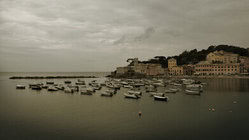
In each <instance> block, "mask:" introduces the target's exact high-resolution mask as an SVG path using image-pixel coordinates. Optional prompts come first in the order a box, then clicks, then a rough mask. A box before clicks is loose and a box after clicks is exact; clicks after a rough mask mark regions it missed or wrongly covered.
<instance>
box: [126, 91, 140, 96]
mask: <svg viewBox="0 0 249 140" xmlns="http://www.w3.org/2000/svg"><path fill="white" fill-rule="evenodd" d="M127 92H128V93H129V94H135V95H140V96H141V95H142V92H141V91H133V90H130V91H127Z"/></svg>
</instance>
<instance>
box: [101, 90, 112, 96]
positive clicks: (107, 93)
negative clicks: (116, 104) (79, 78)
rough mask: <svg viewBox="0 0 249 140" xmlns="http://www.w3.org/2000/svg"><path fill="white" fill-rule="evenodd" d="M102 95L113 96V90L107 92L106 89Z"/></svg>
mask: <svg viewBox="0 0 249 140" xmlns="http://www.w3.org/2000/svg"><path fill="white" fill-rule="evenodd" d="M100 95H101V96H106V97H112V96H113V94H112V93H111V92H106V91H104V92H101V94H100Z"/></svg>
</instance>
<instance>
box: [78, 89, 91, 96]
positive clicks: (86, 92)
mask: <svg viewBox="0 0 249 140" xmlns="http://www.w3.org/2000/svg"><path fill="white" fill-rule="evenodd" d="M80 94H81V95H93V92H92V91H89V90H87V89H85V90H81V91H80Z"/></svg>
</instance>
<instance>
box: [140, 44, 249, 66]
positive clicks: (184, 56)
mask: <svg viewBox="0 0 249 140" xmlns="http://www.w3.org/2000/svg"><path fill="white" fill-rule="evenodd" d="M220 50H224V51H226V52H231V53H235V54H239V55H240V56H248V57H249V49H248V48H247V49H246V48H242V47H237V46H231V45H218V46H209V47H208V49H203V50H201V51H197V49H193V50H190V51H187V50H186V51H184V52H182V53H181V54H180V55H178V56H170V57H167V58H166V57H165V56H156V57H154V58H153V59H150V60H148V61H141V63H156V64H161V65H162V67H164V68H166V67H168V59H170V58H175V59H177V64H178V65H184V64H196V63H198V62H200V61H204V60H205V59H206V56H207V55H208V54H209V53H210V52H214V51H220Z"/></svg>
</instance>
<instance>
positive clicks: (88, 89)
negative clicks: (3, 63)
mask: <svg viewBox="0 0 249 140" xmlns="http://www.w3.org/2000/svg"><path fill="white" fill-rule="evenodd" d="M11 75H14V74H12V73H11V74H8V75H5V76H4V75H1V76H0V82H1V83H0V90H1V102H0V105H1V106H0V110H1V115H0V120H4V121H1V125H2V126H4V128H5V129H1V132H4V133H5V134H6V135H8V137H10V138H16V137H15V136H18V137H19V138H20V137H21V138H27V137H30V138H31V139H33V138H37V137H39V138H41V139H47V138H51V137H56V138H60V139H67V138H68V137H67V136H69V135H70V137H71V138H73V139H77V138H80V139H81V138H86V139H99V138H100V136H104V137H105V138H109V139H113V138H121V136H122V138H124V139H131V138H137V139H151V138H158V139H160V138H168V139H174V138H178V139H184V137H185V136H186V137H188V138H193V139H199V138H200V139H201V138H203V135H204V134H206V132H205V131H208V132H209V133H211V134H212V135H207V136H205V138H206V139H212V138H215V137H217V136H220V135H221V133H219V131H218V130H221V129H222V130H223V131H230V130H232V129H234V128H238V129H241V131H240V133H239V135H240V136H243V135H246V134H247V133H246V132H245V131H246V127H247V126H246V125H245V124H247V120H245V119H243V118H244V117H249V113H248V112H247V111H245V108H243V107H241V106H246V105H248V94H247V93H248V92H249V89H248V84H249V81H248V80H246V79H198V80H184V79H183V78H182V80H180V79H174V78H172V79H113V78H107V77H105V76H106V75H108V73H106V74H102V75H101V74H95V75H94V74H93V75H94V76H97V77H98V78H79V80H78V79H9V77H11ZM16 75H18V74H16ZM43 75H47V74H46V73H45V74H43ZM51 75H59V73H58V74H57V73H55V74H53V73H52V74H51ZM65 75H66V74H65ZM68 75H72V73H68ZM82 75H85V74H84V73H82ZM185 79H186V78H185ZM188 79H191V78H188ZM69 81H70V82H69ZM83 81H84V82H83ZM193 81H195V82H196V84H201V83H202V85H203V87H202V88H203V91H202V92H200V95H188V94H187V93H186V91H185V90H186V88H187V85H185V84H191V83H192V82H193ZM42 83H43V84H42ZM76 83H77V85H76ZM118 84H120V85H121V86H118ZM18 85H19V86H18ZM36 85H38V86H41V89H38V88H36ZM97 85H98V86H97ZM165 85H166V86H165ZM191 85H192V86H193V87H195V85H193V84H191ZM23 86H25V89H22V88H23ZM30 86H31V88H30ZM32 86H34V87H33V88H34V89H32ZM131 86H132V88H131ZM17 87H18V88H21V89H17ZM63 87H64V90H63ZM77 87H79V88H77ZM100 87H101V88H100ZM155 87H156V89H155ZM93 88H95V92H94V91H93ZM197 88H199V87H197ZM114 89H116V90H114ZM48 90H49V91H48ZM146 91H147V92H146ZM166 92H167V93H166ZM124 94H126V95H129V96H130V97H131V98H127V97H126V96H125V95H124ZM162 95H165V97H166V98H161V97H162ZM155 96H156V97H157V96H159V98H156V99H155ZM158 99H159V100H158ZM220 116H226V117H225V118H224V117H220ZM231 119H232V120H234V121H236V123H231V122H230V120H231ZM13 122H15V127H12V125H14V124H13ZM21 122H25V123H21ZM217 123H220V124H223V125H220V126H217ZM120 124H122V127H120ZM193 124H194V125H193ZM224 125H226V127H225V128H224V127H223V126H224ZM33 127H39V128H40V129H32V128H33ZM181 129H184V130H185V132H186V134H182V131H181ZM172 130H174V132H172ZM44 131H45V132H46V131H49V132H51V135H44ZM193 131H195V132H196V134H193V133H191V132H193ZM30 132H32V133H30ZM132 132H136V133H132ZM10 133H11V135H10ZM21 133H22V134H21ZM158 133H160V134H159V135H156V136H155V135H154V134H158ZM179 134H181V135H179ZM221 136H222V137H223V138H228V137H229V138H230V137H236V136H237V134H234V133H230V134H229V135H227V134H226V135H221ZM205 138H204V139H205Z"/></svg>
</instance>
